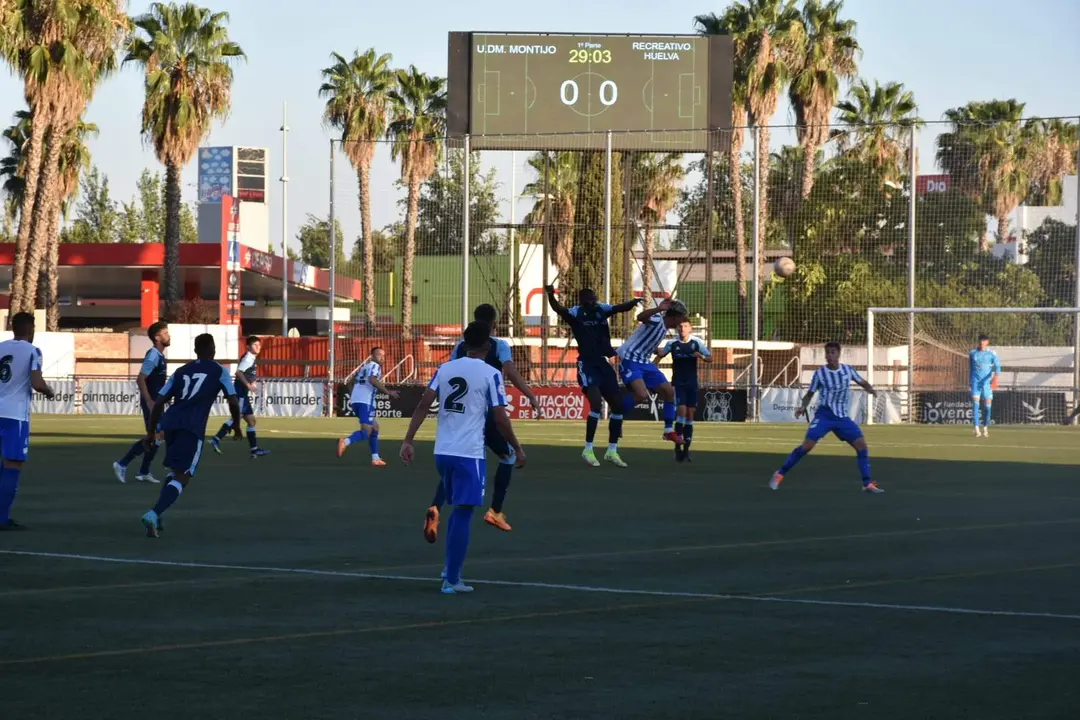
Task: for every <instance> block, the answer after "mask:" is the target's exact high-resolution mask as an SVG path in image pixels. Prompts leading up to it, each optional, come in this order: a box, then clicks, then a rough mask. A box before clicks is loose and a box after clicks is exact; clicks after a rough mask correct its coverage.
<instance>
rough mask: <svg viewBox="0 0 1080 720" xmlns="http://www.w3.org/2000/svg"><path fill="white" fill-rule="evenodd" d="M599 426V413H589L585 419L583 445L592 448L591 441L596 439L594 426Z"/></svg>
mask: <svg viewBox="0 0 1080 720" xmlns="http://www.w3.org/2000/svg"><path fill="white" fill-rule="evenodd" d="M599 424H600V413H598V412H595V411H593V412H590V413H589V416H588V417H587V418H585V444H586V445H587V446H588V447H592V444H593V440H595V439H596V426H597V425H599Z"/></svg>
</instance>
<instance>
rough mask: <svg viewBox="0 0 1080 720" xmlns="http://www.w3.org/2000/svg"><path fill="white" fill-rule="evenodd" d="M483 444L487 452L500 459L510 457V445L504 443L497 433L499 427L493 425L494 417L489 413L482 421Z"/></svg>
mask: <svg viewBox="0 0 1080 720" xmlns="http://www.w3.org/2000/svg"><path fill="white" fill-rule="evenodd" d="M484 444H485V445H487V447H488V450H490V451H491V452H493V453H495V454H496V455H498V456H499V457H500V458H507V457H510V454H511V451H510V443H508V442H506V438H504V437H503V436H502V433H501V432H499V426H498V425H496V424H495V416H494V415H492V414H491V413H490V412H489V413H488V415H487V420H485V421H484Z"/></svg>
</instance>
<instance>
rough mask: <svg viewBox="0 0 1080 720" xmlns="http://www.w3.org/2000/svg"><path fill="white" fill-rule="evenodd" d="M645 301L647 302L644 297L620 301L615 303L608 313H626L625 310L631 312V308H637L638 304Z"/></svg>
mask: <svg viewBox="0 0 1080 720" xmlns="http://www.w3.org/2000/svg"><path fill="white" fill-rule="evenodd" d="M643 302H645V299H644V298H634V299H633V300H627V301H626V302H624V303H619V304H618V305H613V306H612V307H611V309H610V310H609V311H608V314H609V315H620V314H622V313H625V312H630V311H631V310H633V309H634V308H636V307H637V306H638V305H640V304H642V303H643Z"/></svg>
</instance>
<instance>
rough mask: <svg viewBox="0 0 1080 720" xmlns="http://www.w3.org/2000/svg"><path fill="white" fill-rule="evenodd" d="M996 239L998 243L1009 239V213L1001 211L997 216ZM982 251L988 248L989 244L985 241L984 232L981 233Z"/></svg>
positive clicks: (986, 250)
mask: <svg viewBox="0 0 1080 720" xmlns="http://www.w3.org/2000/svg"><path fill="white" fill-rule="evenodd" d="M997 224H998V225H997V241H998V242H999V243H1001V242H1006V241H1007V240H1008V239H1009V213H1007V212H1003V213H1001V214H999V215H998V217H997ZM980 249H981V250H982V251H983V252H988V251H989V250H990V245H989V243H988V242H987V238H986V233H983V239H982V247H981V248H980Z"/></svg>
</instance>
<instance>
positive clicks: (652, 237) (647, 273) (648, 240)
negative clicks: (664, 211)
mask: <svg viewBox="0 0 1080 720" xmlns="http://www.w3.org/2000/svg"><path fill="white" fill-rule="evenodd" d="M655 243H656V233H655V231H654V230H653V225H652V223H651V222H647V223H645V257H644V258H643V263H642V267H641V296H642V298H643V299H644V300H645V307H646V308H651V307H653V306H654V305H656V302H655V298H654V297H653V292H652V286H653V259H652V258H653V245H654V244H655Z"/></svg>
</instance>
